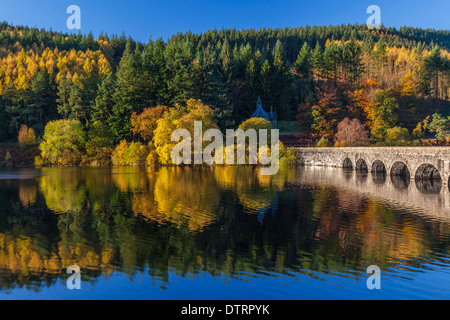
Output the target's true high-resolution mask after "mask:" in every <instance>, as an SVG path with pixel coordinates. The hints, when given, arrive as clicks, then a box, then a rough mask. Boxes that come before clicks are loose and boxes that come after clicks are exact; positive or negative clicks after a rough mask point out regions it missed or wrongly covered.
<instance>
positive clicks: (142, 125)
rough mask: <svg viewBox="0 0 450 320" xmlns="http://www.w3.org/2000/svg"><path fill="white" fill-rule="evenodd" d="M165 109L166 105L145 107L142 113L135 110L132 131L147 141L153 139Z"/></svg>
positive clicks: (132, 116)
mask: <svg viewBox="0 0 450 320" xmlns="http://www.w3.org/2000/svg"><path fill="white" fill-rule="evenodd" d="M165 111H167V107H166V106H156V107H153V108H145V109H144V111H142V112H141V113H140V114H137V113H136V112H133V114H132V115H131V125H132V128H131V130H132V132H133V133H134V134H136V135H139V136H140V137H141V138H142V140H144V141H145V142H149V141H152V139H153V132H154V131H155V129H156V127H157V125H158V120H159V119H161V118H162V117H163V115H164V112H165Z"/></svg>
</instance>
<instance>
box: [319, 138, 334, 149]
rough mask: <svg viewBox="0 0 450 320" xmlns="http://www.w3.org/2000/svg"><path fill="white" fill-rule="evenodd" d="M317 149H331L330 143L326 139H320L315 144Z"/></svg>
mask: <svg viewBox="0 0 450 320" xmlns="http://www.w3.org/2000/svg"><path fill="white" fill-rule="evenodd" d="M317 146H318V147H331V144H330V141H328V139H327V138H325V137H322V138H321V139H320V140H319V142H317Z"/></svg>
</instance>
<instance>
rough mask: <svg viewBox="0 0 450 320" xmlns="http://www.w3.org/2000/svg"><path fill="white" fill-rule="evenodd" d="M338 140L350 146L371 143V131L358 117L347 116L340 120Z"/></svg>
mask: <svg viewBox="0 0 450 320" xmlns="http://www.w3.org/2000/svg"><path fill="white" fill-rule="evenodd" d="M336 141H338V142H340V143H341V144H342V142H344V143H345V146H348V147H359V146H368V145H370V139H369V132H368V131H367V130H366V128H365V126H364V125H363V124H361V122H360V121H359V120H358V119H352V120H350V119H349V118H345V119H344V120H342V121H341V122H339V124H338V131H337V133H336Z"/></svg>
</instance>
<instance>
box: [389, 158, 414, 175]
mask: <svg viewBox="0 0 450 320" xmlns="http://www.w3.org/2000/svg"><path fill="white" fill-rule="evenodd" d="M391 176H400V177H403V178H405V179H409V178H410V172H409V169H408V166H407V165H406V163H404V162H403V161H396V162H394V164H393V165H392V167H391Z"/></svg>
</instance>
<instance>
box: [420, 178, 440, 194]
mask: <svg viewBox="0 0 450 320" xmlns="http://www.w3.org/2000/svg"><path fill="white" fill-rule="evenodd" d="M415 183H416V187H417V189H418V190H419V191H420V192H422V193H425V194H437V193H439V192H441V189H442V180H441V179H416V180H415Z"/></svg>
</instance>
